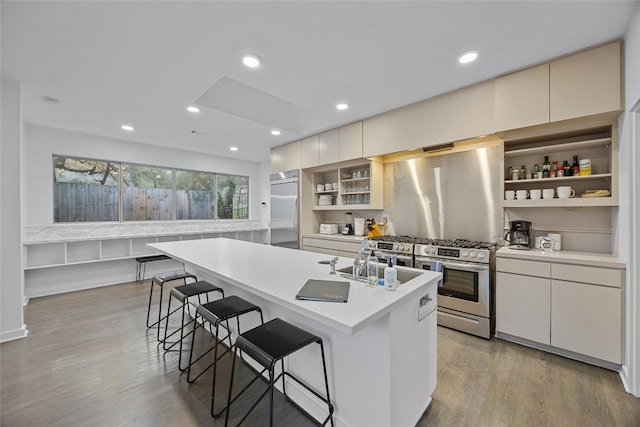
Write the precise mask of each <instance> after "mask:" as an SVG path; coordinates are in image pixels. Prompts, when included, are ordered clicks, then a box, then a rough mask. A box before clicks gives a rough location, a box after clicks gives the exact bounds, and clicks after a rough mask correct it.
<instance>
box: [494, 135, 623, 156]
mask: <svg viewBox="0 0 640 427" xmlns="http://www.w3.org/2000/svg"><path fill="white" fill-rule="evenodd" d="M609 144H611V138H610V137H608V138H597V139H589V140H586V141H576V142H566V143H563V144H553V145H541V146H538V147H530V148H515V149H512V150H510V149H509V148H508V146H505V149H504V157H505V158H509V157H517V156H529V155H534V154H540V155H547V154H554V153H562V152H565V151H580V150H586V149H590V148H601V147H607V146H609Z"/></svg>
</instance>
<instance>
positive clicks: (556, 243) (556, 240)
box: [547, 233, 562, 251]
mask: <svg viewBox="0 0 640 427" xmlns="http://www.w3.org/2000/svg"><path fill="white" fill-rule="evenodd" d="M547 237H549V238H550V239H551V240H553V250H554V251H559V250H561V249H562V235H561V234H560V233H547Z"/></svg>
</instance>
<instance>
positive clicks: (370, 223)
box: [366, 218, 382, 237]
mask: <svg viewBox="0 0 640 427" xmlns="http://www.w3.org/2000/svg"><path fill="white" fill-rule="evenodd" d="M366 224H367V229H368V230H369V233H368V234H367V237H376V236H382V233H381V232H380V227H378V224H376V220H375V219H373V218H367V220H366Z"/></svg>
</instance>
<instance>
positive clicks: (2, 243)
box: [0, 77, 27, 342]
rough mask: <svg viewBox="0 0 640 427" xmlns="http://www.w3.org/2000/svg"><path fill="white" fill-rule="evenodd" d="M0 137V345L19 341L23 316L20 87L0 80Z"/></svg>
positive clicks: (10, 81)
mask: <svg viewBox="0 0 640 427" xmlns="http://www.w3.org/2000/svg"><path fill="white" fill-rule="evenodd" d="M0 92H1V93H2V102H1V107H0V115H1V117H2V123H1V126H2V132H1V134H0V137H1V139H2V143H1V144H0V207H1V209H0V211H1V213H0V342H4V341H9V340H12V339H17V338H22V337H24V336H25V335H26V333H27V329H26V326H25V324H24V316H23V307H22V303H23V289H24V285H23V282H24V275H23V273H22V223H21V197H20V193H21V188H20V187H21V179H20V178H21V170H20V168H21V146H22V112H21V93H20V83H19V82H17V81H15V80H11V79H8V78H5V77H2V82H1V89H0Z"/></svg>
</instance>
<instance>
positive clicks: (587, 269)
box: [496, 256, 624, 366]
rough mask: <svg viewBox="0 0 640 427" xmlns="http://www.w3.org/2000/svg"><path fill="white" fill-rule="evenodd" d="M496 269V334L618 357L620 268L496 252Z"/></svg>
mask: <svg viewBox="0 0 640 427" xmlns="http://www.w3.org/2000/svg"><path fill="white" fill-rule="evenodd" d="M496 270H497V273H496V334H497V335H498V336H500V337H502V338H506V339H509V338H510V337H516V338H519V339H524V340H527V341H528V342H529V343H538V344H540V345H541V346H540V348H541V349H543V350H547V351H549V350H550V351H557V352H560V354H564V355H569V356H571V357H577V358H579V359H582V360H588V361H590V362H592V363H596V364H601V365H603V366H606V364H609V365H610V364H615V365H620V364H621V363H622V361H623V354H624V348H623V330H622V326H623V321H624V319H623V317H624V316H623V313H624V310H623V307H624V298H623V292H622V288H623V282H624V279H623V278H624V269H620V268H605V267H593V266H587V265H576V264H568V263H565V262H558V260H551V261H550V262H540V261H530V260H522V259H516V258H510V257H500V256H498V257H497V260H496ZM505 334H506V335H508V336H505ZM568 352H571V353H568ZM580 356H586V358H585V357H580ZM594 359H597V360H594ZM598 360H600V361H604V362H606V363H602V362H598Z"/></svg>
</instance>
